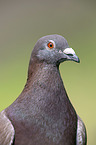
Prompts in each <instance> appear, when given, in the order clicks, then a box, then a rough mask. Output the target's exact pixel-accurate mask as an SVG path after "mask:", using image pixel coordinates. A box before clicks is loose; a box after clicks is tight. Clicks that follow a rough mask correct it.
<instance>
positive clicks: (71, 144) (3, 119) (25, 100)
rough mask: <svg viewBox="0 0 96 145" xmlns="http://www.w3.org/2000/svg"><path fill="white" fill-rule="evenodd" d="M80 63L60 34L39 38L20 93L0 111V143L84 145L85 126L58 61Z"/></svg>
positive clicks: (7, 144)
mask: <svg viewBox="0 0 96 145" xmlns="http://www.w3.org/2000/svg"><path fill="white" fill-rule="evenodd" d="M66 60H72V61H76V62H80V60H79V58H78V57H77V56H76V54H75V52H74V50H73V49H72V48H69V46H68V43H67V41H66V39H65V38H64V37H62V36H60V35H48V36H44V37H42V38H40V39H39V40H38V41H37V43H36V45H35V47H34V49H33V51H32V54H31V58H30V62H29V68H28V79H27V82H26V85H25V87H24V89H23V91H22V93H21V94H20V96H19V97H18V98H17V99H16V100H15V101H14V102H13V103H12V104H11V105H10V106H9V107H8V108H6V109H5V110H4V111H2V112H1V113H0V145H1V144H2V143H3V144H2V145H11V144H12V143H13V141H14V143H13V144H14V145H86V129H85V126H84V124H83V122H82V121H81V119H80V118H79V117H78V115H77V114H76V112H75V109H74V108H73V106H72V104H71V102H70V100H69V98H68V96H67V93H66V90H65V88H64V85H63V82H62V79H61V76H60V73H59V64H60V63H61V62H64V61H66Z"/></svg>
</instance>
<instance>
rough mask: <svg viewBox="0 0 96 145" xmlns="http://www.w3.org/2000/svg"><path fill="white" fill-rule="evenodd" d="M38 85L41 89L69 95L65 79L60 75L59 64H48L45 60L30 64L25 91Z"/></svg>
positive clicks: (37, 87)
mask: <svg viewBox="0 0 96 145" xmlns="http://www.w3.org/2000/svg"><path fill="white" fill-rule="evenodd" d="M34 87H36V89H39V90H42V89H43V90H44V91H45V90H46V91H47V92H49V91H50V93H52V92H56V93H59V94H63V96H64V95H65V96H66V97H67V94H66V91H65V88H64V85H63V81H62V79H61V76H60V72H59V66H56V65H54V64H47V63H45V62H41V63H40V62H39V63H37V62H33V63H32V64H31V65H29V70H28V79H27V83H26V85H25V88H24V91H27V90H32V91H33V88H34Z"/></svg>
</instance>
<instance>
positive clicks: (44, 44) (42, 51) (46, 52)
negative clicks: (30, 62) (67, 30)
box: [31, 34, 80, 65]
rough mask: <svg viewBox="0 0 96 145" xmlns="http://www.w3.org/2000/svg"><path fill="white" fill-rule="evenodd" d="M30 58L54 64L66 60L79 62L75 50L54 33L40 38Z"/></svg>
mask: <svg viewBox="0 0 96 145" xmlns="http://www.w3.org/2000/svg"><path fill="white" fill-rule="evenodd" d="M31 59H36V60H39V61H44V62H46V63H47V64H56V65H59V64H60V63H61V62H64V61H66V60H71V61H75V62H78V63H79V62H80V61H79V58H78V57H77V56H76V54H75V51H74V50H73V49H72V48H70V47H69V46H68V43H67V40H66V39H65V38H64V37H62V36H60V35H56V34H55V35H47V36H44V37H42V38H40V39H39V40H38V41H37V43H36V45H35V47H34V49H33V51H32V56H31Z"/></svg>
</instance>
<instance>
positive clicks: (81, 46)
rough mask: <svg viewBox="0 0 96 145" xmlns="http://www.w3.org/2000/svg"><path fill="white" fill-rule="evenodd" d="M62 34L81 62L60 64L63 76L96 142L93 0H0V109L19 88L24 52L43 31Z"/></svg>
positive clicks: (95, 10)
mask: <svg viewBox="0 0 96 145" xmlns="http://www.w3.org/2000/svg"><path fill="white" fill-rule="evenodd" d="M54 33H55V34H60V35H62V36H64V37H65V38H66V39H67V41H68V44H69V46H70V47H72V48H74V50H75V51H76V54H77V55H78V56H79V58H80V60H81V63H80V64H77V63H74V62H64V63H62V64H61V65H60V71H61V75H62V78H63V82H64V85H65V88H66V90H67V93H68V95H69V98H70V100H71V102H72V104H73V106H74V107H75V109H76V111H77V113H78V114H79V116H80V117H81V118H82V120H83V121H84V122H85V124H86V128H87V134H88V144H89V145H96V141H95V139H96V90H95V89H96V85H95V84H96V60H95V59H96V1H95V0H47V1H46V0H39V1H36V0H16V1H13V0H0V111H1V110H3V109H5V108H6V107H7V106H9V105H10V104H11V103H12V102H13V101H14V100H15V99H16V98H17V97H18V95H19V94H20V93H21V91H22V89H23V87H24V84H25V82H26V78H27V69H28V63H29V58H30V54H31V51H32V48H33V47H34V45H35V43H36V41H37V40H38V39H39V38H40V37H42V36H44V35H48V34H54Z"/></svg>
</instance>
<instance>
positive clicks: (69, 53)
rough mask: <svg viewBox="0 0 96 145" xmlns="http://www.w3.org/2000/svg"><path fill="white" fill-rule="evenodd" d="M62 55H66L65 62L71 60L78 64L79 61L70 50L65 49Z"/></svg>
mask: <svg viewBox="0 0 96 145" xmlns="http://www.w3.org/2000/svg"><path fill="white" fill-rule="evenodd" d="M63 53H64V54H65V55H66V58H67V60H72V61H75V62H78V63H79V62H80V59H79V58H78V56H77V55H76V54H75V51H74V50H73V49H72V48H66V49H65V50H64V51H63Z"/></svg>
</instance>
